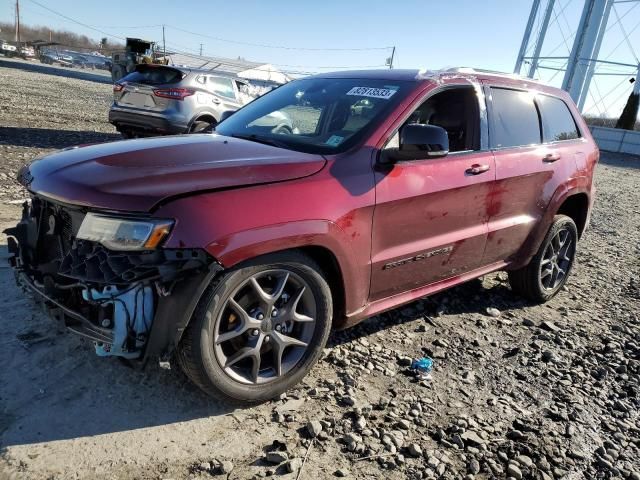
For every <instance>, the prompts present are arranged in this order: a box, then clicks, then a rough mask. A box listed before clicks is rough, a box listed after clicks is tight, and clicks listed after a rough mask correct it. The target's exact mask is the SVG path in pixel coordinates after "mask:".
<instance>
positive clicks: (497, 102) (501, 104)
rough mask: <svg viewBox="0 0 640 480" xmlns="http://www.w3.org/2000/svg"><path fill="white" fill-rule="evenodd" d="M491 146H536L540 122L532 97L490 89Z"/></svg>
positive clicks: (538, 138)
mask: <svg viewBox="0 0 640 480" xmlns="http://www.w3.org/2000/svg"><path fill="white" fill-rule="evenodd" d="M491 99H492V100H491V105H492V113H493V115H492V127H493V128H492V130H491V135H490V137H491V147H492V148H505V147H520V146H523V145H531V144H535V143H540V120H539V118H538V110H537V109H536V106H535V104H534V103H533V95H531V94H530V93H528V92H521V91H518V90H508V89H506V88H491Z"/></svg>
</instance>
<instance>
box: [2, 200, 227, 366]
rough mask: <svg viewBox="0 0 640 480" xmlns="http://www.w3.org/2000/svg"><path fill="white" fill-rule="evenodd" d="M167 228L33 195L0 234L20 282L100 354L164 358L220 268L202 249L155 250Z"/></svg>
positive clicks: (152, 222)
mask: <svg viewBox="0 0 640 480" xmlns="http://www.w3.org/2000/svg"><path fill="white" fill-rule="evenodd" d="M170 228H171V222H166V221H164V222H163V221H157V220H155V219H151V218H141V217H134V216H122V215H120V216H117V217H116V216H110V215H109V214H104V215H103V214H100V213H96V212H89V211H88V210H87V209H86V208H81V207H76V206H70V205H66V204H62V203H58V202H55V201H52V200H49V199H47V198H44V197H42V196H38V195H33V196H32V198H31V201H29V202H25V203H24V205H23V211H22V219H21V220H20V222H19V223H18V224H17V225H16V226H15V227H13V228H10V229H7V230H5V231H4V233H5V234H7V236H8V248H9V253H10V255H11V256H10V258H9V262H10V264H11V266H12V267H13V268H14V269H15V274H16V280H17V282H18V284H19V285H20V286H22V287H23V288H25V289H28V290H30V291H32V292H33V293H35V296H36V298H37V299H38V300H40V301H42V303H43V304H44V306H45V308H46V309H47V310H48V312H49V314H50V315H51V316H52V317H54V318H55V319H56V320H58V321H60V322H61V323H63V324H64V325H65V326H66V327H67V328H68V329H69V330H70V331H72V332H73V333H76V334H78V335H81V336H83V337H85V338H88V339H90V340H92V341H93V342H94V345H95V350H96V353H97V354H98V355H101V356H120V357H124V358H127V359H136V358H144V359H147V358H149V357H160V359H161V360H166V359H167V358H168V356H169V355H170V354H171V353H172V351H173V349H174V348H175V346H176V345H177V343H178V341H179V340H180V337H181V334H182V331H183V330H184V328H185V327H186V325H187V324H188V322H189V319H190V317H191V314H192V313H193V310H194V309H195V307H196V305H197V301H198V299H199V298H200V295H201V294H202V292H203V291H204V289H205V288H206V286H207V285H208V283H209V281H210V279H211V278H212V277H213V275H214V274H215V273H216V272H217V271H219V270H220V269H221V267H220V266H219V265H218V264H217V263H215V262H214V261H213V260H212V259H211V257H210V256H209V255H208V254H207V253H206V252H205V251H204V250H200V249H164V248H161V247H160V246H159V245H160V244H161V242H162V241H163V240H164V237H166V236H167V235H168V233H169V231H170Z"/></svg>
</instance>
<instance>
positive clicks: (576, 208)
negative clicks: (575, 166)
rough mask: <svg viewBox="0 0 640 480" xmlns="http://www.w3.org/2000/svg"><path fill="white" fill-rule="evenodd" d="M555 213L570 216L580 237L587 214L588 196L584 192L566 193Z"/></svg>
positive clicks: (584, 226) (585, 224)
mask: <svg viewBox="0 0 640 480" xmlns="http://www.w3.org/2000/svg"><path fill="white" fill-rule="evenodd" d="M556 215H566V216H568V217H570V218H571V219H572V220H573V221H574V222H575V224H576V227H578V238H580V237H582V233H583V232H584V230H585V228H586V226H587V219H588V216H589V197H588V196H587V194H586V193H584V192H576V193H573V194H570V195H567V196H566V197H565V199H564V201H563V202H562V203H561V204H560V206H559V207H558V209H557V211H556Z"/></svg>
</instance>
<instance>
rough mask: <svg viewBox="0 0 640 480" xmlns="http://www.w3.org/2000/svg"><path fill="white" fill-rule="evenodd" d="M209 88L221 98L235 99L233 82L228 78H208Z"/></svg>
mask: <svg viewBox="0 0 640 480" xmlns="http://www.w3.org/2000/svg"><path fill="white" fill-rule="evenodd" d="M209 88H211V90H213V93H217V94H218V95H220V96H222V97H227V98H233V99H235V98H236V94H235V92H234V91H233V82H232V81H231V79H230V78H222V77H209Z"/></svg>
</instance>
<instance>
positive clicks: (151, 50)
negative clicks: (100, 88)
mask: <svg viewBox="0 0 640 480" xmlns="http://www.w3.org/2000/svg"><path fill="white" fill-rule="evenodd" d="M111 62H112V64H111V79H112V80H113V81H114V82H117V81H118V80H120V79H121V78H122V77H124V76H125V75H127V74H128V73H131V72H133V71H134V70H135V68H136V65H138V64H141V63H145V64H156V65H167V64H168V63H169V61H168V59H167V58H166V57H165V56H164V54H163V52H161V51H159V50H158V48H157V44H156V42H151V41H148V40H142V39H140V38H127V43H126V46H125V49H124V50H121V51H119V52H113V54H112V55H111Z"/></svg>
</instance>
